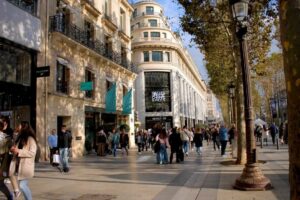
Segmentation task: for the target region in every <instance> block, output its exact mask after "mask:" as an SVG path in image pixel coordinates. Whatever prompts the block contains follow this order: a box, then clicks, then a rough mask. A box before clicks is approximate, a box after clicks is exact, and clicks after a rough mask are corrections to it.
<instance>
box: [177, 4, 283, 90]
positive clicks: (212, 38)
mask: <svg viewBox="0 0 300 200" xmlns="http://www.w3.org/2000/svg"><path fill="white" fill-rule="evenodd" d="M177 2H178V3H179V4H180V5H181V6H182V7H183V9H184V11H185V14H184V15H183V16H182V17H181V19H180V21H181V25H182V27H183V30H184V31H186V32H188V33H189V34H191V35H192V40H193V42H195V43H196V44H197V45H198V46H199V49H200V51H201V52H202V53H203V54H204V56H205V60H206V63H207V64H206V68H207V70H208V74H209V77H210V82H209V85H210V88H211V89H212V90H213V92H214V93H216V94H217V95H224V94H225V93H226V92H227V87H226V86H227V85H228V83H229V82H231V81H234V79H235V78H236V77H235V76H234V74H235V67H234V66H236V65H235V63H236V62H237V60H236V58H235V57H234V55H233V52H236V53H237V54H238V52H239V50H238V44H237V42H236V40H235V24H234V22H233V20H232V16H231V15H232V14H231V10H230V6H229V2H228V1H227V0H223V1H217V2H218V3H217V4H216V5H212V3H211V1H210V0H177ZM277 10H278V9H277V7H276V4H274V3H272V1H271V0H256V1H254V0H251V1H250V9H249V16H250V17H249V31H248V32H249V34H248V38H249V41H250V42H249V59H250V60H249V62H250V65H251V69H252V71H253V72H256V66H257V64H258V63H261V62H263V61H264V59H265V57H266V55H267V53H268V51H269V49H270V45H271V39H272V26H273V24H274V21H275V20H274V19H275V18H276V16H277Z"/></svg>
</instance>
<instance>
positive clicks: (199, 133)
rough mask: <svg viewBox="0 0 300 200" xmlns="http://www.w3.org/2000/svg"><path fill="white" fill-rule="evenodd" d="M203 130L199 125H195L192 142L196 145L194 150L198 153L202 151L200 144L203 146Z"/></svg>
mask: <svg viewBox="0 0 300 200" xmlns="http://www.w3.org/2000/svg"><path fill="white" fill-rule="evenodd" d="M203 132H204V129H203V128H201V129H200V127H197V128H196V130H195V136H194V142H195V146H196V152H197V153H198V155H200V154H201V153H202V146H203Z"/></svg>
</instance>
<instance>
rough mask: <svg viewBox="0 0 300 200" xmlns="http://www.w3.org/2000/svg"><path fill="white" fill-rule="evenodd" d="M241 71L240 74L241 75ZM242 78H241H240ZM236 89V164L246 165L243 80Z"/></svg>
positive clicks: (239, 80) (239, 81)
mask: <svg viewBox="0 0 300 200" xmlns="http://www.w3.org/2000/svg"><path fill="white" fill-rule="evenodd" d="M240 71H241V70H240V69H239V70H238V73H239V74H240ZM239 77H240V76H239ZM236 85H237V87H236V95H235V96H236V108H237V113H236V118H237V122H236V123H237V134H238V136H237V143H238V149H237V160H236V164H240V165H244V164H245V163H246V161H247V154H246V132H245V130H246V126H245V120H244V117H245V116H244V104H243V92H242V87H243V86H242V84H241V79H240V78H239V79H238V81H237V84H236Z"/></svg>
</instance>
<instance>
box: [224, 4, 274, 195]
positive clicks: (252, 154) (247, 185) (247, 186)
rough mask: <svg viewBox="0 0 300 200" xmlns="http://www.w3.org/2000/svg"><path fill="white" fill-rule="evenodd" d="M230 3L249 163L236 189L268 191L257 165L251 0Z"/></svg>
mask: <svg viewBox="0 0 300 200" xmlns="http://www.w3.org/2000/svg"><path fill="white" fill-rule="evenodd" d="M229 3H230V6H231V8H232V14H233V18H234V20H235V22H236V26H237V29H236V30H237V31H236V35H237V38H238V40H239V46H240V54H241V66H242V77H243V90H244V109H245V122H246V148H247V149H246V152H247V163H246V165H245V168H244V170H243V173H242V175H241V176H240V177H239V178H238V179H237V180H236V182H235V185H234V188H236V189H240V190H266V189H269V188H271V183H270V180H269V179H268V178H266V177H265V176H264V175H263V173H262V171H261V169H260V167H259V164H258V163H257V158H256V144H255V139H254V124H253V110H252V98H251V85H250V70H249V62H248V49H247V40H246V34H247V20H248V4H249V0H229Z"/></svg>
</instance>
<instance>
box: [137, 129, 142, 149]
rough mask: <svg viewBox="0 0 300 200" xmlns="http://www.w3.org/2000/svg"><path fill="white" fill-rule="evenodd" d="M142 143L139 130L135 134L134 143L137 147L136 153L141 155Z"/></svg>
mask: <svg viewBox="0 0 300 200" xmlns="http://www.w3.org/2000/svg"><path fill="white" fill-rule="evenodd" d="M142 142H143V138H142V131H141V130H139V131H138V133H137V136H136V143H137V145H138V152H139V154H141V150H142Z"/></svg>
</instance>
